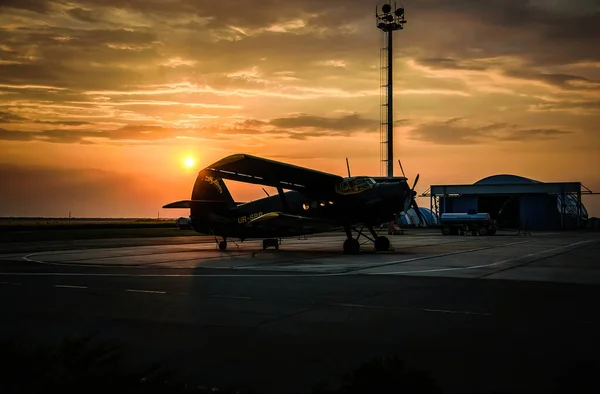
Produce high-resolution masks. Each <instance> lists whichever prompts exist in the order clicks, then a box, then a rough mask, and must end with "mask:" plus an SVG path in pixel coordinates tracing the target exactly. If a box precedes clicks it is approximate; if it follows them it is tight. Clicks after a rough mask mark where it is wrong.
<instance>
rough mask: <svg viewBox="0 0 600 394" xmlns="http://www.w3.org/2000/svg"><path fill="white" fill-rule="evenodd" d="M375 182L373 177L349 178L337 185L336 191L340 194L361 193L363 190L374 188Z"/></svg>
mask: <svg viewBox="0 0 600 394" xmlns="http://www.w3.org/2000/svg"><path fill="white" fill-rule="evenodd" d="M374 184H375V180H374V179H373V178H367V177H361V178H348V179H344V180H343V181H342V182H341V183H340V184H339V185H337V187H336V191H337V192H338V193H340V194H351V193H359V192H361V191H363V190H366V189H370V188H372V187H373V185H374Z"/></svg>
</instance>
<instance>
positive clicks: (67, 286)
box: [54, 285, 88, 289]
mask: <svg viewBox="0 0 600 394" xmlns="http://www.w3.org/2000/svg"><path fill="white" fill-rule="evenodd" d="M54 287H58V288H61V289H87V288H88V287H87V286H73V285H54Z"/></svg>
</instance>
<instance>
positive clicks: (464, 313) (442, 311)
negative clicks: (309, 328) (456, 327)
mask: <svg viewBox="0 0 600 394" xmlns="http://www.w3.org/2000/svg"><path fill="white" fill-rule="evenodd" d="M329 305H331V306H341V307H345V308H365V309H387V310H397V311H407V312H431V313H450V314H456V315H473V316H491V315H492V314H491V313H480V312H470V311H453V310H445V309H428V308H423V309H415V308H401V307H395V306H380V305H362V304H345V303H341V304H329Z"/></svg>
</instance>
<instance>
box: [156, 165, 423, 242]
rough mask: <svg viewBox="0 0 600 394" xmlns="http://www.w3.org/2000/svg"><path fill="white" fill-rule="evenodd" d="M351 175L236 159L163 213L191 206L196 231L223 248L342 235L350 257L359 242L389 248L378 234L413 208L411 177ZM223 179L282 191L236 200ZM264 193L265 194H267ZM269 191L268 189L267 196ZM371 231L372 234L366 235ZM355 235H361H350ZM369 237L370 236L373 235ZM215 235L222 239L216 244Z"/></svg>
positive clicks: (201, 177) (210, 172)
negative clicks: (234, 243)
mask: <svg viewBox="0 0 600 394" xmlns="http://www.w3.org/2000/svg"><path fill="white" fill-rule="evenodd" d="M348 175H349V176H348V177H341V176H339V175H335V174H330V173H326V172H321V171H317V170H313V169H310V168H305V167H300V166H295V165H292V164H287V163H282V162H278V161H274V160H270V159H265V158H261V157H256V156H251V155H248V154H235V155H231V156H227V157H225V158H223V159H221V160H219V161H217V162H216V163H213V164H211V165H209V166H208V167H206V168H204V169H203V170H201V171H200V172H199V173H198V176H197V178H196V181H195V184H194V187H193V190H192V198H191V199H190V200H182V201H177V202H173V203H170V204H167V205H165V206H163V208H189V209H190V219H191V226H192V228H193V229H194V230H195V231H196V232H199V233H201V234H206V235H213V236H214V237H215V241H216V242H217V244H218V246H219V249H220V250H222V251H224V250H226V249H227V240H228V239H234V240H235V239H239V240H240V241H242V242H243V241H244V240H246V239H261V238H262V239H263V248H266V247H268V246H271V245H272V246H275V247H276V248H277V249H278V248H279V247H278V243H277V241H278V240H279V239H281V238H285V237H292V236H304V235H308V234H315V233H322V232H329V231H335V230H340V231H341V230H344V231H345V233H346V236H347V239H346V240H345V241H344V244H343V250H344V252H345V253H358V252H359V251H360V243H359V238H360V237H361V236H364V237H365V238H367V239H369V240H370V241H372V242H373V243H374V247H375V250H377V251H386V250H389V249H390V241H389V239H388V238H387V237H385V236H380V235H378V234H377V232H376V231H375V230H374V228H375V227H376V226H379V225H381V224H382V223H387V222H389V221H392V220H394V215H395V214H397V213H399V212H401V211H406V210H408V208H409V207H411V206H413V207H416V202H415V196H416V192H415V191H414V187H415V186H416V183H417V181H418V175H417V178H416V179H415V182H414V184H413V187H412V188H410V187H409V186H408V183H407V178H406V177H389V178H388V177H371V176H354V177H352V176H350V167H348ZM224 180H232V181H240V182H245V183H251V184H257V185H263V186H271V187H274V188H276V189H277V194H276V195H275V194H273V195H268V193H267V196H266V197H264V198H261V199H258V200H254V201H251V202H246V203H240V202H235V201H234V199H233V198H232V196H231V194H230V193H229V190H228V189H227V186H226V185H225V182H224ZM263 190H264V189H263ZM265 193H266V191H265ZM365 228H366V229H367V230H368V232H369V234H366V233H363V230H364V229H365ZM353 231H354V232H356V233H357V235H356V237H354V236H353ZM369 235H370V236H369ZM217 237H220V238H222V241H219V240H218V239H217Z"/></svg>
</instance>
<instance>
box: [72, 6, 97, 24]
mask: <svg viewBox="0 0 600 394" xmlns="http://www.w3.org/2000/svg"><path fill="white" fill-rule="evenodd" d="M67 14H68V15H69V16H71V17H73V18H75V19H78V20H80V21H82V22H90V23H95V22H99V21H100V19H99V18H97V17H96V15H95V13H94V12H93V11H90V10H86V9H83V8H71V9H69V10H68V11H67Z"/></svg>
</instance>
